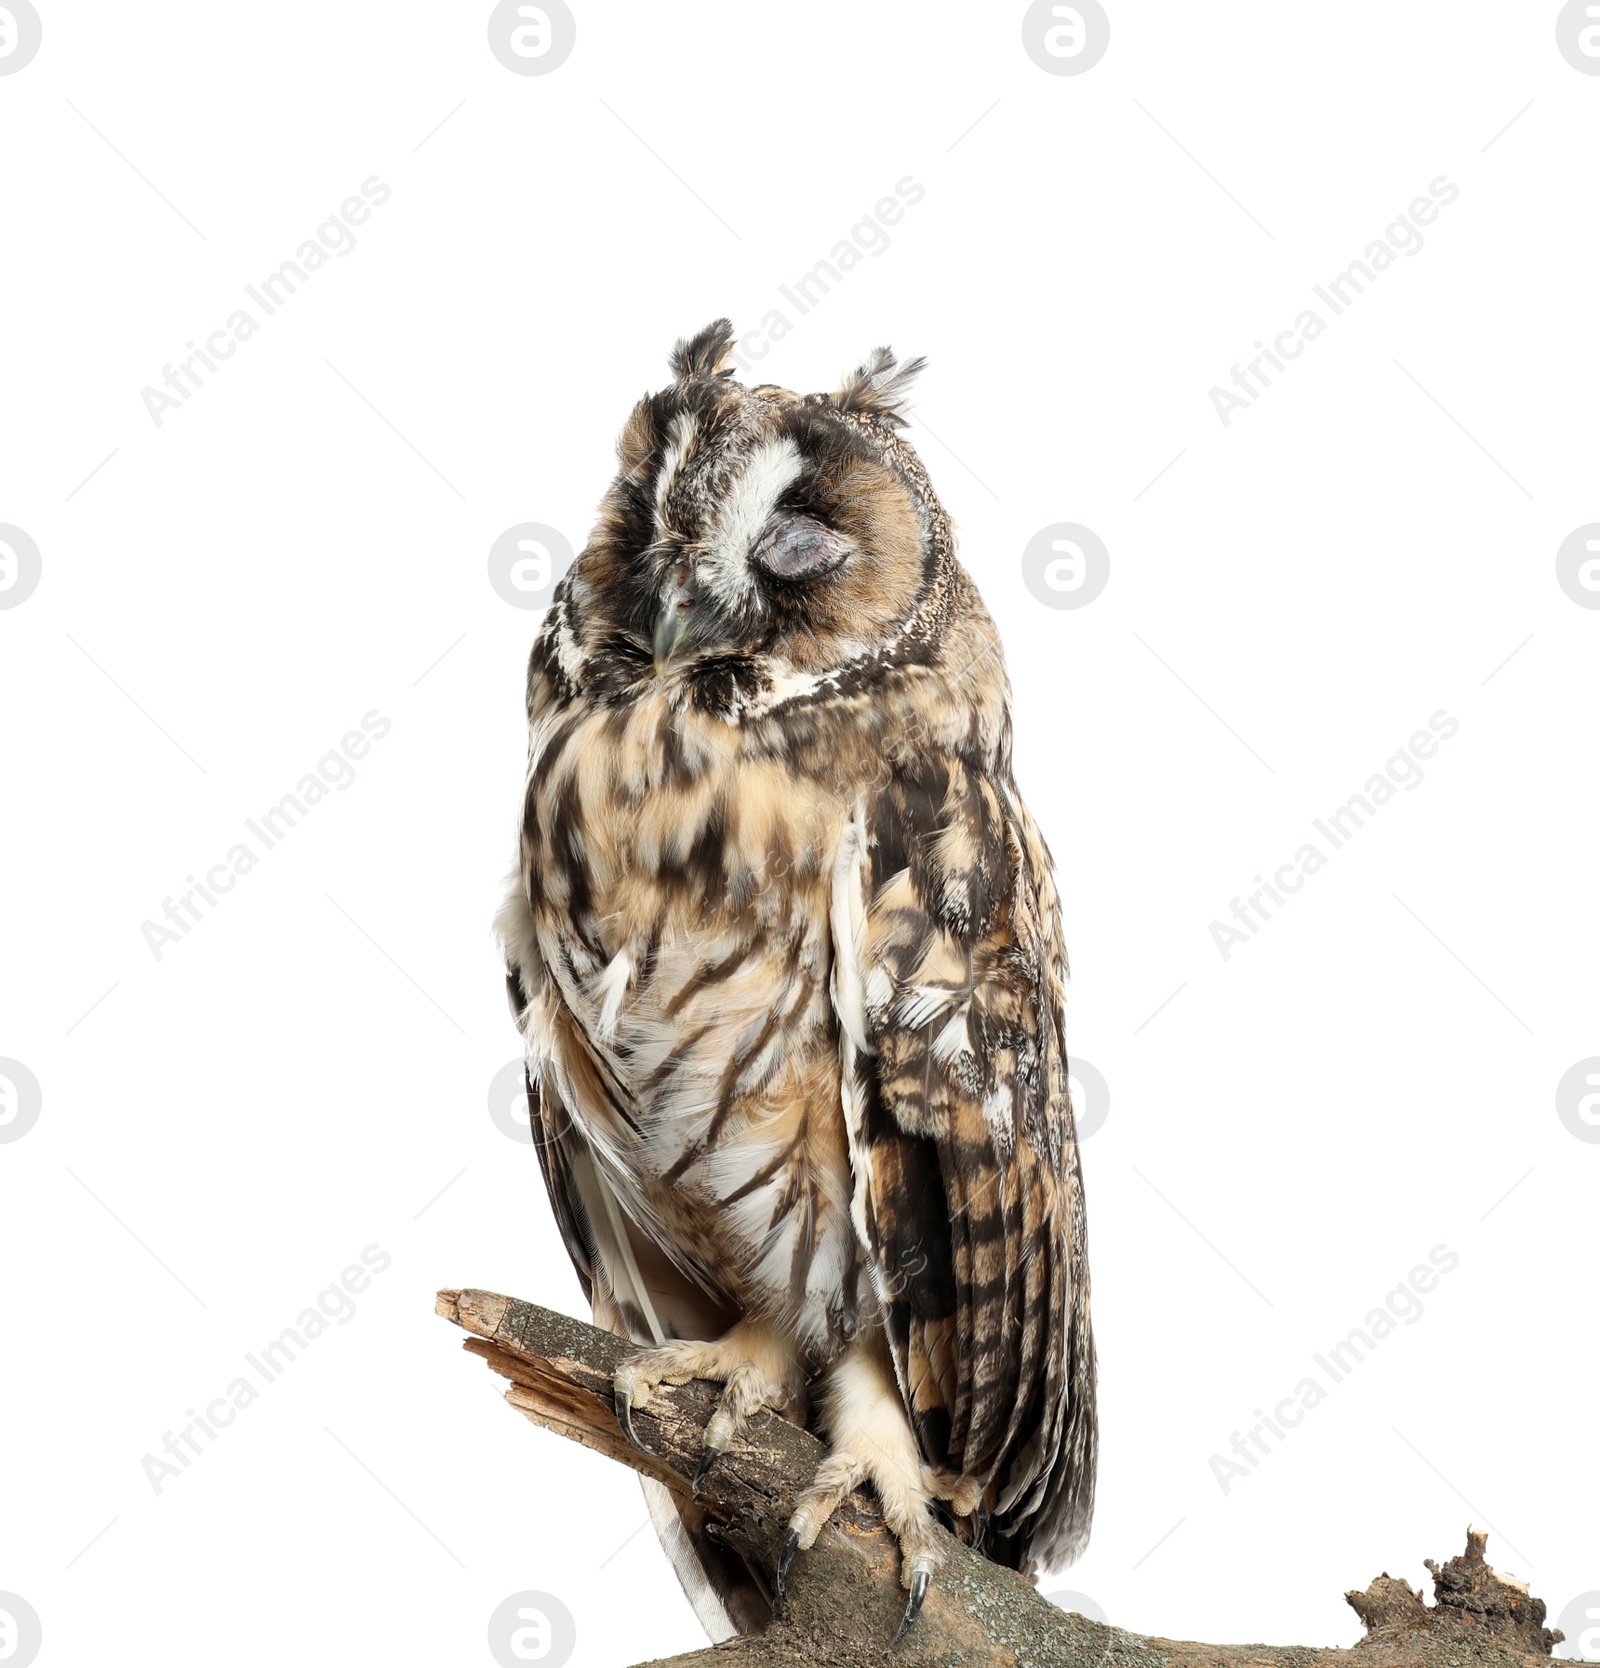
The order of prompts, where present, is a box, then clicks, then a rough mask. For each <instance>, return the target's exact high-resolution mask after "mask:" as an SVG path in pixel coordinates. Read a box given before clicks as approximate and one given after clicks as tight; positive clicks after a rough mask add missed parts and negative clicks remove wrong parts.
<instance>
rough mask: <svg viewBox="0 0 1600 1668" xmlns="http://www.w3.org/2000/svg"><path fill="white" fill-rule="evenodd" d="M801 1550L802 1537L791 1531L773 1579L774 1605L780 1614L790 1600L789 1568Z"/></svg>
mask: <svg viewBox="0 0 1600 1668" xmlns="http://www.w3.org/2000/svg"><path fill="white" fill-rule="evenodd" d="M799 1550H800V1535H799V1532H798V1531H797V1530H794V1529H791V1530H790V1531H789V1533H788V1535H787V1536H786V1537H785V1539H784V1543H783V1551H782V1552H780V1553H779V1554H778V1568H777V1570H776V1571H775V1572H774V1574H773V1577H772V1605H773V1609H774V1610H776V1611H779V1612H780V1613H781V1612H782V1610H783V1609H784V1607H785V1604H786V1602H787V1599H788V1593H787V1588H788V1585H789V1566H790V1565H791V1564H792V1563H793V1562H794V1555H795V1553H796V1552H798V1551H799Z"/></svg>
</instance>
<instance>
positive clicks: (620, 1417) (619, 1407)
mask: <svg viewBox="0 0 1600 1668" xmlns="http://www.w3.org/2000/svg"><path fill="white" fill-rule="evenodd" d="M611 1399H612V1404H613V1406H614V1407H615V1408H616V1411H617V1423H618V1424H619V1425H621V1426H622V1434H623V1435H624V1436H625V1437H627V1439H628V1440H629V1441H630V1442H631V1443H632V1444H633V1445H634V1447H635V1448H637V1449H638V1450H639V1451H640V1453H642V1454H653V1453H655V1449H654V1448H652V1447H651V1446H650V1444H649V1443H648V1442H645V1441H643V1440H641V1438H640V1436H639V1433H638V1432H637V1431H636V1430H635V1429H634V1428H633V1392H632V1390H630V1389H629V1388H628V1387H627V1386H626V1385H622V1384H619V1385H617V1386H616V1387H615V1388H614V1389H613V1390H612V1393H611Z"/></svg>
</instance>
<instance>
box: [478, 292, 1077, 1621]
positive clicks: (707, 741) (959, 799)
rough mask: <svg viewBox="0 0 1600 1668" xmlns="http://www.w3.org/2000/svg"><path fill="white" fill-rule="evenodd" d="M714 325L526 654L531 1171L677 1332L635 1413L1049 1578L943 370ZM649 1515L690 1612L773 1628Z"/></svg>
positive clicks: (1067, 1296)
mask: <svg viewBox="0 0 1600 1668" xmlns="http://www.w3.org/2000/svg"><path fill="white" fill-rule="evenodd" d="M731 342H732V332H731V330H730V329H729V328H728V327H727V325H726V324H725V323H721V324H718V325H714V326H712V327H711V328H710V329H708V330H706V331H703V332H701V334H700V335H699V336H697V337H695V338H693V339H691V340H689V341H686V342H682V343H680V344H679V346H678V348H677V350H676V351H675V352H674V354H673V357H672V367H673V371H674V381H673V383H672V384H671V385H670V386H669V387H668V388H667V389H665V390H663V391H662V392H660V393H657V394H654V395H651V396H649V397H647V398H646V399H644V400H642V401H641V402H640V403H639V405H638V406H637V407H636V408H635V409H634V412H633V414H632V415H631V417H630V418H629V420H628V423H627V425H626V427H625V428H624V431H623V434H622V437H621V440H620V441H619V445H618V453H619V459H620V463H621V469H620V473H619V474H618V476H617V479H616V481H615V482H614V483H613V485H612V487H611V489H610V491H609V492H608V494H607V496H606V498H605V501H604V503H603V505H602V507H601V512H600V519H599V523H598V525H597V527H596V528H595V531H594V534H593V536H592V537H591V539H590V541H589V544H588V546H587V547H586V549H585V550H584V552H583V554H582V555H581V556H580V557H579V559H578V561H577V562H576V563H575V565H574V567H573V569H572V571H571V572H570V573H569V574H568V575H567V576H566V578H565V579H564V580H563V581H562V583H561V585H560V587H559V588H558V590H557V593H556V597H555V601H554V603H553V605H552V607H551V609H550V612H549V614H548V616H547V617H546V620H545V622H544V625H543V627H542V629H541V630H540V632H539V636H538V640H537V642H536V643H535V646H534V650H533V656H532V661H531V664H530V667H529V678H528V719H529V724H530V752H529V765H528V776H527V784H526V792H525V800H524V811H523V819H522V832H521V840H520V851H519V857H518V862H517V866H516V870H515V873H514V876H513V882H512V886H511V890H510V895H509V897H508V899H507V902H506V905H505V907H504V909H503V910H502V912H501V916H500V922H499V925H500V930H501V935H502V939H503V941H504V943H505V947H506V953H507V963H508V974H509V983H510V988H511V993H512V1005H513V1009H514V1011H515V1012H516V1014H517V1018H518V1023H519V1026H520V1028H521V1030H522V1033H523V1035H524V1037H525V1039H526V1042H527V1046H528V1057H529V1071H530V1079H531V1082H532V1084H533V1087H534V1089H535V1090H536V1103H537V1113H536V1131H537V1138H538V1146H539V1152H540V1158H541V1162H542V1164H543V1166H544V1174H545V1180H546V1183H547V1186H548V1189H549V1192H550V1197H551V1202H552V1206H553V1208H554V1210H555V1213H556V1217H557V1220H558V1222H559V1223H560V1225H561V1229H562V1233H563V1236H564V1238H565V1240H566V1243H567V1246H568V1249H569V1251H570V1252H571V1254H572V1257H573V1260H574V1263H575V1264H576V1266H577V1269H578V1272H579V1276H580V1278H581V1279H582V1280H583V1283H584V1287H585V1291H586V1293H587V1294H588V1295H589V1296H590V1298H591V1300H592V1302H593V1304H594V1307H595V1312H596V1315H597V1317H598V1318H600V1319H601V1320H602V1321H603V1322H605V1323H606V1324H610V1325H612V1326H615V1327H616V1328H617V1329H619V1330H621V1331H624V1332H625V1333H626V1334H627V1335H629V1336H631V1337H633V1338H634V1339H635V1340H637V1341H638V1342H640V1343H642V1344H652V1345H655V1346H657V1347H656V1348H655V1349H653V1350H650V1351H647V1352H646V1353H645V1354H644V1355H641V1356H640V1357H639V1358H638V1363H637V1365H636V1367H634V1368H631V1369H628V1370H625V1373H624V1374H623V1375H622V1376H621V1377H620V1378H619V1392H620V1395H621V1405H622V1406H623V1408H624V1411H625V1412H626V1411H627V1408H628V1405H629V1401H630V1398H631V1405H632V1407H634V1408H642V1407H644V1406H645V1405H646V1402H647V1399H648V1395H649V1391H650V1388H651V1387H652V1385H653V1384H655V1383H659V1382H662V1381H664V1380H667V1379H675V1378H680V1377H682V1376H685V1375H686V1374H690V1373H692V1374H695V1375H699V1376H711V1377H715V1378H718V1379H720V1380H722V1381H723V1382H724V1383H725V1384H726V1385H727V1391H726V1395H725V1398H724V1409H723V1412H722V1413H719V1416H718V1420H714V1421H713V1430H712V1432H711V1433H710V1439H711V1444H712V1450H719V1449H720V1447H723V1446H726V1445H727V1443H728V1442H729V1441H731V1440H733V1439H734V1437H735V1436H736V1433H737V1429H738V1427H739V1425H740V1423H741V1422H742V1420H743V1419H744V1418H745V1417H746V1416H747V1415H748V1414H749V1413H751V1412H753V1411H754V1410H755V1409H756V1408H758V1407H762V1406H768V1407H782V1408H784V1409H786V1410H787V1411H790V1412H791V1413H795V1412H801V1413H803V1412H805V1411H807V1410H809V1414H810V1417H811V1418H812V1420H813V1422H817V1423H820V1424H822V1425H823V1426H824V1427H825V1428H826V1429H827V1432H828V1435H829V1438H830V1442H831V1444H832V1449H833V1454H832V1457H831V1458H830V1461H829V1462H828V1464H827V1465H825V1466H824V1467H823V1472H822V1473H819V1478H818V1484H817V1486H816V1488H815V1489H814V1490H812V1491H811V1492H810V1493H809V1494H808V1496H806V1497H805V1498H803V1499H802V1501H801V1503H800V1507H799V1509H798V1510H797V1514H796V1523H795V1529H796V1534H797V1536H798V1537H799V1540H800V1543H801V1544H802V1545H806V1544H809V1540H810V1538H812V1537H814V1535H815V1533H816V1532H817V1530H818V1529H819V1528H820V1527H821V1524H822V1522H823V1521H824V1520H825V1518H826V1516H827V1513H828V1511H829V1510H831V1508H832V1505H833V1504H835V1503H836V1501H837V1498H838V1496H839V1493H840V1491H841V1487H844V1488H847V1487H849V1486H852V1485H853V1484H854V1483H855V1482H859V1481H862V1480H870V1481H871V1482H872V1483H873V1484H874V1486H875V1487H876V1488H877V1490H878V1493H879V1495H880V1497H882V1499H883V1502H884V1507H885V1512H886V1516H887V1517H888V1518H889V1521H890V1524H891V1527H893V1528H895V1530H896V1532H897V1533H898V1534H899V1535H900V1538H901V1542H902V1545H903V1547H904V1548H905V1552H906V1577H907V1585H908V1586H910V1585H912V1584H913V1576H914V1575H915V1574H917V1573H918V1572H920V1573H921V1576H922V1581H923V1582H924V1583H925V1579H926V1573H927V1572H928V1571H931V1569H932V1568H933V1567H934V1565H935V1564H936V1563H937V1556H938V1554H937V1543H936V1542H935V1541H933V1539H932V1537H931V1536H930V1535H929V1533H928V1529H927V1525H928V1523H929V1521H930V1518H929V1509H930V1506H932V1505H933V1504H934V1503H935V1502H942V1503H943V1506H942V1509H946V1510H948V1511H949V1512H950V1513H951V1514H953V1515H954V1516H955V1518H956V1519H957V1527H958V1528H959V1529H961V1530H962V1531H963V1532H964V1533H965V1534H966V1535H967V1536H968V1538H972V1539H976V1540H977V1541H978V1544H980V1545H981V1546H982V1547H983V1548H984V1550H986V1551H987V1552H988V1553H989V1554H990V1555H991V1556H992V1557H995V1558H997V1559H998V1560H999V1561H1001V1562H1004V1563H1008V1564H1011V1565H1013V1566H1016V1567H1019V1568H1022V1569H1024V1570H1027V1571H1030V1572H1031V1571H1032V1570H1034V1569H1035V1568H1036V1567H1038V1566H1040V1565H1045V1564H1053V1563H1059V1562H1061V1561H1062V1560H1064V1559H1065V1558H1066V1557H1069V1556H1070V1555H1072V1554H1073V1553H1074V1552H1076V1550H1077V1549H1078V1548H1079V1546H1081V1544H1082V1542H1083V1540H1084V1538H1085V1537H1086V1535H1087V1532H1088V1525H1089V1516H1090V1511H1091V1506H1092V1499H1093V1482H1094V1462H1095V1418H1094V1349H1093V1343H1092V1340H1091V1336H1090V1328H1089V1306H1088V1296H1089V1276H1088V1265H1087V1261H1086V1255H1085V1245H1084V1211H1083V1193H1082V1183H1081V1178H1080V1172H1079V1167H1078V1158H1077V1149H1076V1143H1075V1140H1074V1134H1073V1122H1072V1109H1071V1105H1070V1102H1069V1099H1068V1094H1067V1075H1066V1074H1067V1065H1066V1047H1065V1039H1064V1035H1063V1030H1062V1002H1063V997H1064V991H1065V984H1066V977H1067V967H1066V956H1065V952H1064V950H1063V947H1062V942H1061V930H1060V915H1059V907H1058V902H1057V897H1056V892H1055V886H1054V881H1053V879H1052V874H1051V864H1050V857H1049V853H1048V851H1047V850H1046V848H1045V845H1044V842H1043V840H1042V839H1041V837H1040V835H1039V831H1038V829H1037V828H1036V827H1035V825H1034V823H1033V820H1032V818H1031V817H1030V816H1029V814H1028V812H1027V810H1026V808H1025V807H1024V806H1023V804H1022V801H1021V799H1020V797H1019V796H1018V794H1017V790H1016V787H1015V784H1014V783H1013V781H1012V775H1011V726H1010V717H1009V711H1008V700H1009V690H1008V685H1007V681H1006V677H1005V672H1004V668H1003V664H1002V660H1001V655H1000V648H999V643H998V640H997V638H996V635H995V631H994V627H993V624H992V622H991V621H990V619H989V616H988V614H987V612H986V611H985V610H984V607H983V604H982V602H981V600H980V599H979V597H978V594H977V591H976V589H975V588H974V586H973V584H972V582H971V580H970V579H969V578H968V577H967V575H966V573H965V572H964V571H963V569H962V568H961V567H960V566H959V564H958V563H957V561H956V559H955V553H954V546H953V540H952V536H951V531H950V525H949V522H948V520H947V518H946V516H945V514H944V512H943V510H942V509H941V507H940V505H939V503H938V500H937V499H936V498H935V496H934V493H933V490H932V487H931V486H930V484H929V482H928V478H927V475H926V473H925V472H924V470H923V467H922V464H921V462H920V460H919V459H918V458H917V456H916V454H915V453H914V452H913V451H912V450H911V448H910V447H909V446H908V445H907V444H906V442H905V441H904V439H903V438H902V437H901V435H900V433H899V430H900V428H901V426H902V423H903V419H902V417H901V415H900V408H901V404H902V401H903V397H904V391H905V387H906V384H907V382H908V381H909V379H910V377H911V375H913V374H914V373H915V371H916V370H917V369H919V368H920V362H919V363H918V364H915V365H911V366H906V367H900V366H898V365H897V364H896V362H895V360H894V359H893V356H892V355H890V354H889V353H888V352H887V351H886V350H880V352H879V354H878V355H877V356H876V357H875V358H874V359H873V360H871V361H869V362H868V363H867V364H866V365H864V366H863V367H862V368H861V369H860V370H859V371H857V372H855V373H854V374H853V375H852V376H850V377H849V378H847V379H846V381H845V383H844V385H843V387H842V388H841V389H840V390H839V391H838V392H837V393H836V394H833V395H808V396H804V397H800V396H796V395H794V394H791V393H789V392H787V391H786V390H784V389H780V388H775V387H760V388H751V389H746V388H744V387H742V386H740V385H739V384H738V383H736V382H735V381H733V380H732V377H731V375H730V373H729V370H728V353H729V349H730V347H731ZM730 1329H732V1330H731V1331H730ZM674 1340H687V1341H691V1342H682V1343H674V1342H673V1341H674ZM699 1340H706V1341H707V1342H706V1343H705V1344H704V1345H703V1346H702V1345H701V1344H700V1343H699V1342H698V1341H699ZM719 1421H720V1422H719ZM708 1457H709V1456H708ZM653 1510H654V1511H655V1512H656V1515H657V1522H658V1526H660V1527H662V1528H663V1533H664V1538H666V1539H667V1540H668V1541H669V1550H672V1551H673V1552H674V1555H675V1559H676V1561H678V1562H679V1564H680V1570H681V1569H682V1567H683V1565H684V1563H685V1562H686V1561H687V1562H693V1563H697V1564H698V1565H700V1566H703V1567H704V1569H705V1572H706V1575H707V1576H708V1578H709V1579H710V1581H711V1584H712V1587H713V1588H714V1589H715V1592H716V1594H717V1595H718V1596H717V1597H716V1598H715V1599H709V1598H708V1597H707V1596H706V1595H705V1594H704V1593H701V1594H699V1595H698V1597H699V1604H698V1608H700V1611H701V1614H702V1617H703V1619H705V1620H706V1621H707V1625H708V1626H709V1627H711V1628H712V1630H713V1631H714V1632H717V1631H726V1630H727V1628H728V1627H729V1626H739V1627H744V1626H750V1625H754V1624H755V1623H756V1622H757V1621H759V1619H760V1617H761V1615H762V1614H763V1613H764V1605H765V1597H766V1596H765V1595H762V1594H760V1593H758V1592H755V1591H753V1590H752V1589H751V1587H750V1583H749V1582H748V1580H747V1579H746V1578H745V1577H744V1575H743V1572H742V1571H740V1570H738V1569H736V1568H733V1567H731V1566H730V1565H729V1563H728V1561H727V1558H726V1555H724V1554H722V1553H721V1552H720V1551H719V1550H718V1549H716V1548H714V1547H711V1546H709V1545H706V1544H703V1543H701V1544H693V1543H691V1542H690V1541H688V1540H686V1539H685V1538H684V1536H683V1532H682V1531H681V1530H679V1529H678V1528H677V1526H676V1523H675V1520H673V1519H672V1518H671V1517H670V1511H669V1509H667V1508H665V1507H664V1506H663V1502H662V1501H661V1500H660V1499H657V1500H656V1501H654V1502H653ZM691 1574H692V1572H691ZM686 1585H688V1586H690V1587H691V1589H693V1586H694V1582H693V1581H692V1579H691V1580H687V1581H686ZM692 1596H695V1595H694V1594H693V1592H692Z"/></svg>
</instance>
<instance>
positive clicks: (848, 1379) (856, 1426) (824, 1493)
mask: <svg viewBox="0 0 1600 1668" xmlns="http://www.w3.org/2000/svg"><path fill="white" fill-rule="evenodd" d="M824 1405H825V1417H826V1419H827V1423H828V1430H829V1434H830V1437H831V1440H832V1447H831V1449H830V1451H829V1454H828V1457H827V1458H826V1459H825V1460H824V1461H823V1462H822V1464H821V1465H819V1466H818V1467H817V1472H816V1475H815V1476H814V1477H813V1478H812V1480H811V1486H810V1487H809V1488H808V1489H806V1490H805V1491H804V1492H803V1493H802V1494H801V1495H800V1496H799V1498H798V1499H797V1500H796V1501H795V1508H794V1514H793V1515H792V1516H791V1517H790V1519H789V1535H788V1538H787V1540H786V1541H785V1542H784V1545H783V1550H782V1552H781V1553H780V1555H779V1558H778V1567H777V1570H776V1573H775V1579H774V1582H773V1590H774V1596H775V1599H776V1602H777V1604H778V1606H779V1607H780V1609H781V1607H782V1605H783V1601H784V1595H785V1590H786V1587H787V1583H788V1578H789V1570H790V1566H791V1565H792V1564H793V1562H794V1557H795V1554H796V1553H797V1552H803V1551H805V1550H807V1549H808V1548H809V1547H810V1546H811V1545H812V1543H813V1542H814V1541H815V1540H816V1538H817V1536H818V1535H819V1534H821V1532H822V1528H823V1525H824V1524H826V1523H827V1521H828V1518H829V1517H830V1516H831V1515H832V1513H833V1512H834V1510H835V1509H836V1508H837V1507H838V1506H839V1505H840V1504H841V1503H842V1502H843V1501H844V1499H845V1497H846V1496H847V1495H848V1494H849V1493H850V1491H851V1490H852V1489H854V1488H857V1487H859V1486H860V1484H862V1483H871V1484H872V1489H873V1492H874V1493H875V1494H876V1495H877V1497H878V1505H879V1508H880V1509H881V1511H882V1513H883V1520H884V1523H885V1524H886V1525H887V1527H888V1529H889V1532H890V1534H892V1535H893V1536H894V1538H895V1539H896V1540H897V1541H898V1542H899V1543H900V1581H901V1585H902V1586H904V1587H905V1588H906V1590H907V1593H908V1595H909V1596H908V1598H907V1600H906V1608H905V1614H904V1615H903V1616H902V1617H901V1619H900V1626H899V1628H898V1629H897V1631H896V1632H895V1635H894V1638H893V1639H891V1640H890V1641H889V1649H890V1650H893V1649H894V1647H895V1646H896V1645H898V1644H899V1643H900V1641H901V1640H902V1639H903V1638H905V1636H906V1634H907V1632H908V1631H909V1630H910V1628H911V1624H912V1623H913V1622H915V1621H916V1619H917V1614H918V1612H919V1611H920V1610H921V1609H922V1601H923V1600H924V1599H925V1598H926V1597H927V1594H928V1588H929V1586H930V1584H931V1583H932V1580H933V1575H934V1572H935V1571H936V1570H937V1569H938V1568H939V1565H940V1564H941V1563H942V1562H943V1560H944V1551H943V1548H942V1547H941V1546H940V1544H939V1538H938V1531H937V1529H936V1527H935V1524H934V1519H933V1515H932V1507H933V1503H934V1501H936V1500H938V1499H943V1498H949V1497H950V1495H951V1494H953V1493H956V1492H959V1493H960V1496H961V1504H963V1505H965V1504H967V1501H968V1496H969V1495H970V1494H971V1493H972V1492H973V1490H970V1489H966V1488H962V1489H960V1490H959V1491H958V1490H957V1489H956V1487H955V1486H954V1480H953V1479H949V1478H947V1477H946V1476H945V1474H943V1473H936V1472H934V1471H932V1470H930V1469H929V1468H928V1467H927V1466H926V1465H924V1464H923V1463H922V1457H921V1455H920V1453H919V1452H918V1450H917V1443H916V1438H915V1437H914V1435H913V1434H912V1430H911V1425H910V1422H909V1421H908V1420H907V1418H906V1414H905V1407H904V1404H903V1403H902V1402H901V1400H900V1393H899V1389H898V1387H897V1386H896V1384H895V1381H894V1375H893V1370H892V1369H891V1368H890V1366H889V1362H888V1359H887V1355H886V1353H885V1352H884V1351H883V1350H882V1348H881V1340H880V1341H875V1342H874V1343H870V1344H868V1345H867V1346H866V1347H864V1348H861V1347H858V1348H856V1349H853V1350H852V1351H851V1352H850V1353H848V1354H847V1355H845V1356H844V1357H843V1358H842V1359H841V1361H840V1362H839V1364H838V1365H837V1366H836V1367H835V1368H834V1370H833V1372H832V1374H831V1375H830V1377H829V1381H828V1385H827V1389H826V1391H825V1392H824Z"/></svg>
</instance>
